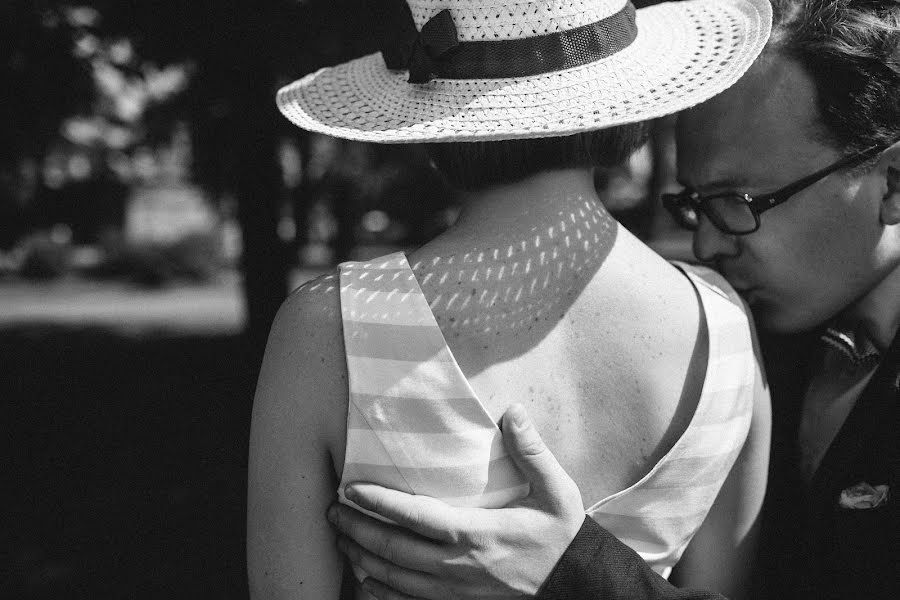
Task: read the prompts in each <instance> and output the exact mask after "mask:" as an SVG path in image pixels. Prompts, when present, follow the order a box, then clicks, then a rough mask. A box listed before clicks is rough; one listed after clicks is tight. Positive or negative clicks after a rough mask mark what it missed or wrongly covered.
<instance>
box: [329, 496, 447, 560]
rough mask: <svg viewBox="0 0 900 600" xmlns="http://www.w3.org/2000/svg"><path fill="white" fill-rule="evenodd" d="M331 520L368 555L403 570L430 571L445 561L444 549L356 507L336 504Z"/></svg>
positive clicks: (330, 516)
mask: <svg viewBox="0 0 900 600" xmlns="http://www.w3.org/2000/svg"><path fill="white" fill-rule="evenodd" d="M328 520H329V521H331V523H332V525H334V526H335V528H336V529H337V530H338V531H339V532H341V533H342V534H343V535H344V536H346V537H348V538H352V539H353V541H354V542H355V543H357V544H359V545H360V546H361V547H363V548H364V549H366V550H367V551H368V552H371V553H374V554H375V555H377V556H379V557H380V558H381V559H383V560H386V561H388V562H391V563H394V564H396V565H399V566H401V567H405V568H408V569H415V570H419V571H429V570H431V568H433V567H434V566H435V565H437V564H438V561H439V560H440V559H441V558H442V554H441V548H440V547H439V546H438V545H437V544H435V543H433V542H432V541H430V540H426V539H424V538H422V537H420V536H418V535H415V534H412V533H409V532H407V531H405V530H403V529H400V528H399V527H395V526H393V525H388V524H387V523H382V522H381V521H378V520H377V519H373V518H372V517H369V516H367V515H364V514H363V513H361V512H359V511H358V510H356V509H354V508H350V507H348V506H342V505H340V504H333V505H332V506H331V508H329V509H328Z"/></svg>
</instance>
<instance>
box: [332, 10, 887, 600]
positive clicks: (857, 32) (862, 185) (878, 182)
mask: <svg viewBox="0 0 900 600" xmlns="http://www.w3.org/2000/svg"><path fill="white" fill-rule="evenodd" d="M774 4H775V12H776V22H775V25H776V26H775V30H774V31H775V33H774V35H773V38H772V40H771V41H770V43H769V46H768V49H767V52H766V53H765V54H764V56H763V57H762V58H761V59H760V60H759V61H758V62H757V64H756V65H755V66H754V68H753V69H752V70H751V72H750V73H748V75H747V76H745V78H744V79H743V80H742V81H740V82H739V83H738V84H737V85H736V86H735V87H733V88H732V89H730V90H728V91H727V92H725V93H723V94H722V95H720V96H718V97H716V98H714V99H713V100H711V101H709V102H707V103H706V104H704V105H702V106H700V107H698V108H696V109H693V110H691V111H688V112H687V113H685V114H683V115H682V116H681V117H680V119H679V126H678V142H679V143H678V162H679V165H678V166H679V179H680V180H681V182H682V183H683V184H684V185H685V186H686V188H687V189H686V190H685V192H684V193H682V194H679V195H676V196H673V197H669V198H668V199H666V204H667V206H668V207H669V208H670V210H672V212H673V213H674V214H675V215H676V218H678V220H679V221H680V222H681V223H682V224H683V225H685V226H688V227H690V228H693V229H695V237H694V251H695V254H696V255H697V257H698V259H700V260H702V261H707V262H714V263H715V264H716V265H717V267H718V268H719V269H720V270H721V272H722V273H723V274H724V275H725V277H726V278H727V279H728V280H729V282H730V283H731V284H732V285H733V286H734V287H735V288H737V289H738V290H739V291H741V292H742V293H743V294H744V296H745V298H746V299H747V301H748V303H749V304H750V305H751V307H752V308H753V311H754V315H755V317H756V319H757V323H758V325H759V326H760V328H762V329H764V330H766V331H768V332H772V333H775V334H805V333H807V332H813V333H814V335H812V336H804V337H800V338H798V340H799V341H797V342H796V345H795V346H794V345H792V346H791V349H792V350H791V351H788V350H787V349H786V348H787V347H786V346H785V345H784V340H783V339H777V340H775V343H773V344H770V345H769V346H768V347H767V348H766V347H764V354H767V359H768V363H769V365H770V378H771V380H772V389H773V396H774V403H775V420H776V422H775V430H774V438H773V439H774V445H773V461H772V465H773V467H772V475H771V484H770V488H769V491H768V494H767V499H766V509H765V517H764V519H765V520H764V531H763V535H762V540H761V544H760V550H761V552H760V558H759V560H758V564H757V565H756V572H757V581H758V583H757V586H756V590H755V593H756V595H757V596H759V597H776V598H798V597H800V598H897V597H900V582H898V565H900V550H898V546H900V527H898V523H900V514H898V513H900V510H898V505H900V499H898V498H897V496H896V494H897V490H898V489H900V488H898V486H900V482H898V474H900V450H898V445H900V442H898V439H900V436H898V433H897V432H898V426H900V389H898V388H900V335H898V329H900V3H898V2H896V1H895V0H880V1H878V0H870V1H862V0H860V1H852V0H818V1H815V0H778V1H776V2H774ZM809 339H811V340H812V342H813V343H812V344H810V343H809V341H808V340H809ZM792 343H793V342H792ZM513 412H514V414H511V415H507V417H506V418H505V419H504V431H505V434H506V435H507V443H508V445H509V446H510V447H511V449H512V452H513V454H514V455H516V456H517V457H518V459H519V464H520V466H521V467H522V470H523V472H525V473H526V475H528V476H529V477H530V479H531V481H532V489H533V493H532V495H531V497H530V498H529V499H528V500H526V501H525V502H524V503H521V504H519V505H517V506H514V507H510V508H506V509H499V510H494V511H472V510H465V509H454V508H450V507H446V506H444V505H440V504H438V503H436V502H434V501H430V500H429V499H425V498H414V497H408V496H404V495H402V494H399V493H397V492H391V491H389V490H383V489H381V488H374V487H373V486H366V485H360V486H358V487H357V488H356V491H357V498H358V503H359V504H361V505H362V506H364V507H368V508H372V509H374V510H375V511H376V512H380V513H382V514H383V515H385V516H387V517H389V518H391V519H393V520H394V521H396V522H398V523H400V524H401V525H403V526H405V527H407V528H409V529H411V530H412V532H411V533H410V532H408V531H404V530H400V529H398V528H390V527H386V526H383V525H378V524H376V523H375V522H374V521H371V520H367V519H365V518H363V517H361V516H359V515H357V514H354V513H352V512H351V511H349V510H348V509H346V508H344V507H340V508H336V509H335V510H333V511H332V513H330V518H332V519H333V521H334V522H335V523H336V524H337V526H338V528H339V529H341V531H342V532H344V533H345V534H348V535H350V536H351V537H352V538H353V539H350V538H342V539H341V546H342V548H344V549H345V552H346V553H347V554H348V556H350V558H351V560H353V561H354V562H357V563H360V564H362V565H363V566H364V568H365V569H366V571H367V572H368V573H370V574H371V575H372V577H373V580H372V581H370V584H371V585H370V589H372V590H373V591H374V592H375V593H376V595H377V597H379V598H381V599H390V598H409V597H424V598H441V597H454V598H515V597H518V598H522V597H535V596H536V597H538V598H543V599H547V600H549V599H557V598H692V599H694V598H709V597H715V595H714V594H710V593H707V592H699V591H688V590H678V589H676V588H674V587H673V586H671V585H670V584H669V583H668V582H666V581H665V580H663V579H662V578H659V577H657V576H656V575H654V574H653V573H652V572H650V571H649V569H647V568H646V566H645V565H644V564H643V563H642V562H641V561H640V560H639V558H638V557H637V555H636V554H635V553H633V552H632V551H631V550H630V549H628V548H627V547H625V546H624V545H623V544H621V543H620V542H618V541H617V540H615V539H614V538H612V536H610V535H609V534H608V533H606V532H605V531H603V530H601V529H600V528H599V527H598V526H596V524H594V523H592V522H591V521H589V520H585V521H584V524H583V525H582V528H581V530H580V531H579V533H578V534H577V535H576V537H575V539H574V540H573V541H572V542H571V544H570V545H569V547H568V548H561V547H559V544H550V543H546V542H545V540H550V539H554V536H551V535H550V532H555V531H560V530H562V529H564V528H571V527H572V523H573V521H575V520H577V521H580V520H581V513H582V511H583V507H582V506H581V499H580V495H579V494H578V492H577V488H575V486H574V484H573V483H572V481H571V480H570V479H569V478H568V477H567V476H566V475H565V474H564V473H563V472H562V471H561V469H560V468H559V466H558V464H556V462H555V460H554V459H553V458H552V456H551V455H550V454H549V451H547V450H546V447H545V446H544V445H543V443H542V442H541V441H540V438H539V437H538V436H537V433H536V432H535V431H534V429H533V428H532V427H531V426H530V425H529V423H528V421H527V418H526V417H525V416H524V415H523V414H522V413H521V411H520V410H515V411H513ZM517 422H518V423H519V424H518V425H517V424H516V423H517ZM892 494H893V497H892ZM409 536H414V537H417V538H418V539H420V540H421V539H422V538H423V537H424V538H427V539H431V540H436V541H435V542H434V543H433V545H432V546H431V551H430V553H429V555H427V556H425V555H422V554H421V549H422V545H421V544H418V545H417V546H416V547H417V548H418V549H419V552H420V555H419V556H417V557H410V556H408V554H407V553H405V552H404V549H405V548H406V547H407V544H406V543H405V540H408V539H409ZM353 540H355V541H353ZM560 557H561V558H560ZM413 567H414V568H413ZM709 568H710V569H715V568H717V565H710V566H709ZM379 580H380V581H379ZM535 580H537V581H544V580H545V582H544V584H543V586H541V587H540V589H537V586H536V585H534V584H533V582H534V581H535ZM438 582H439V583H440V586H438ZM396 590H401V591H402V592H404V593H405V594H406V595H401V593H400V592H398V591H396Z"/></svg>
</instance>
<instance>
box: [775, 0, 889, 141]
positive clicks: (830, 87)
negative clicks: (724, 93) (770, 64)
mask: <svg viewBox="0 0 900 600" xmlns="http://www.w3.org/2000/svg"><path fill="white" fill-rule="evenodd" d="M772 4H773V8H774V12H775V21H774V28H773V33H772V39H771V41H770V42H769V49H771V50H774V51H775V52H778V53H779V54H781V55H783V56H787V57H790V58H793V59H795V60H797V61H799V62H800V63H801V64H802V65H803V66H804V67H805V68H806V70H807V72H808V73H809V74H810V75H811V76H812V78H813V80H814V81H815V85H816V88H817V92H818V102H819V109H820V113H821V116H822V122H823V125H824V126H825V127H824V128H825V132H826V135H827V138H828V140H827V141H829V142H830V143H832V144H834V145H836V146H837V147H840V148H845V149H847V150H854V151H858V150H861V149H863V148H867V147H869V146H872V145H875V144H888V143H890V142H893V141H897V140H898V139H900V0H772Z"/></svg>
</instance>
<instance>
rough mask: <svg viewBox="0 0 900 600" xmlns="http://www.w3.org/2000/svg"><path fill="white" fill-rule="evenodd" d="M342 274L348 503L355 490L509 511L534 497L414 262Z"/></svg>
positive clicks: (358, 266)
mask: <svg viewBox="0 0 900 600" xmlns="http://www.w3.org/2000/svg"><path fill="white" fill-rule="evenodd" d="M340 271H341V284H340V285H341V313H342V319H343V326H344V346H345V348H346V352H347V372H348V375H349V385H350V403H349V408H348V414H347V449H346V458H345V459H344V471H343V474H342V476H341V483H340V486H339V488H338V495H339V497H340V499H341V501H342V502H345V503H348V504H350V502H349V501H348V500H347V499H346V498H345V497H344V487H345V485H346V483H347V482H350V481H371V482H375V483H379V484H381V485H384V486H386V487H391V488H394V489H398V490H402V491H404V492H409V493H414V494H420V495H426V496H432V497H435V498H440V499H441V500H444V501H445V502H447V503H449V504H453V505H456V506H481V507H492V506H502V505H504V504H507V503H509V502H510V501H511V500H514V499H515V498H519V497H521V496H524V495H525V494H527V493H528V483H527V482H526V481H525V480H524V479H523V477H522V476H521V474H519V472H518V470H517V469H516V467H515V465H514V464H513V462H512V459H511V458H510V457H509V456H508V455H507V454H506V451H505V449H504V447H503V439H502V437H501V435H500V430H499V429H498V428H497V425H496V424H495V423H494V422H493V421H492V420H491V417H490V415H488V413H487V411H486V410H485V409H484V407H483V406H482V404H481V403H480V402H479V401H478V398H477V397H476V396H475V392H474V391H473V390H472V387H471V386H470V385H469V382H468V381H467V380H466V378H465V376H464V375H463V373H462V371H461V370H460V368H459V365H457V363H456V361H455V360H454V358H453V355H452V354H451V353H450V349H449V348H448V347H447V343H446V342H445V341H444V335H443V334H442V333H441V330H440V328H439V327H438V324H437V322H436V321H435V320H434V315H433V314H432V312H431V308H430V307H429V306H428V302H427V300H426V299H425V296H424V295H423V294H422V290H421V289H419V285H418V283H417V282H416V279H415V276H414V275H413V272H412V270H411V269H410V267H409V263H408V262H407V261H406V257H405V256H404V255H403V254H402V253H397V254H392V255H389V256H387V257H384V258H381V259H376V260H374V261H370V262H364V263H344V264H342V265H341V267H340Z"/></svg>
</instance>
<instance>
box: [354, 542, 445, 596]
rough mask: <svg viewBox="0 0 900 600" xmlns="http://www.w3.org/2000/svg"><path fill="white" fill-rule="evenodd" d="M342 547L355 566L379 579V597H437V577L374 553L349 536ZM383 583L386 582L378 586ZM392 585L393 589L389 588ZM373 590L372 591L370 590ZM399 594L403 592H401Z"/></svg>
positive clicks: (376, 586)
mask: <svg viewBox="0 0 900 600" xmlns="http://www.w3.org/2000/svg"><path fill="white" fill-rule="evenodd" d="M338 548H340V549H341V552H343V553H344V554H346V555H347V558H349V559H350V562H352V563H353V564H354V566H357V567H360V568H361V569H362V570H363V571H365V572H366V574H367V575H368V576H369V577H370V578H373V579H375V580H377V581H376V582H370V584H369V585H370V586H371V585H372V584H373V583H374V584H375V588H376V590H377V593H381V594H382V595H380V596H379V595H377V594H376V597H378V598H388V599H390V598H427V599H429V600H430V599H431V598H436V596H435V595H434V593H435V591H436V590H435V587H436V586H435V578H434V577H433V576H431V575H428V574H427V573H423V572H421V571H416V570H414V569H406V568H404V567H399V566H397V565H396V564H393V563H391V562H388V561H386V560H384V559H383V558H381V557H379V556H376V555H375V554H372V553H371V552H369V551H368V550H366V549H365V548H363V547H362V546H360V545H359V544H357V543H355V542H354V541H353V540H351V539H350V538H347V537H343V536H341V537H340V538H338ZM378 582H380V583H381V584H382V585H380V586H379V585H377V584H378ZM388 588H389V589H388ZM370 593H371V592H370ZM397 593H399V594H400V595H397Z"/></svg>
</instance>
